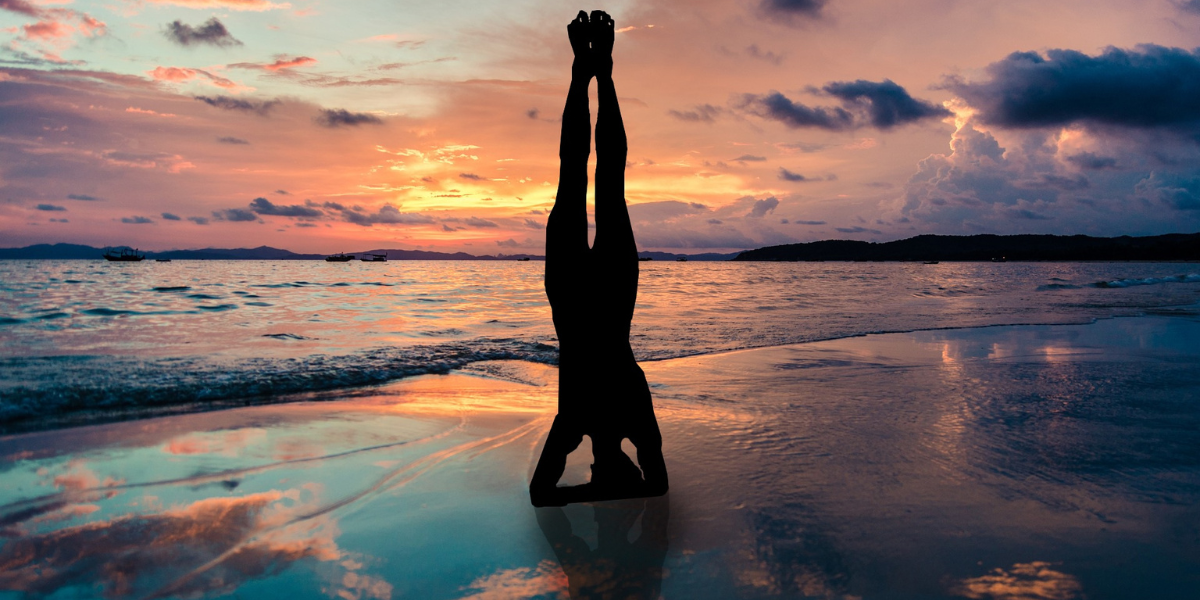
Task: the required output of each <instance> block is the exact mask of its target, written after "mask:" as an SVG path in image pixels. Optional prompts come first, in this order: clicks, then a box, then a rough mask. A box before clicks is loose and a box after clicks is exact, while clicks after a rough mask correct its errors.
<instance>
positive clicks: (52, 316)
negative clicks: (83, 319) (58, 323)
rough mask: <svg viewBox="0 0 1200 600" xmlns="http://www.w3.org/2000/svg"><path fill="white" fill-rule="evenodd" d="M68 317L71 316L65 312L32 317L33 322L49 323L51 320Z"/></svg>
mask: <svg viewBox="0 0 1200 600" xmlns="http://www.w3.org/2000/svg"><path fill="white" fill-rule="evenodd" d="M69 316H71V315H69V314H67V313H65V312H52V313H46V314H44V315H38V316H36V317H34V320H37V321H49V320H51V319H62V318H64V317H69Z"/></svg>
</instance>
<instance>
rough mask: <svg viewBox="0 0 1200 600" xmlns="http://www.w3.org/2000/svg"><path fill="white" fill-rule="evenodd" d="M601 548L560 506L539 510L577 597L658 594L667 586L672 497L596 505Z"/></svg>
mask: <svg viewBox="0 0 1200 600" xmlns="http://www.w3.org/2000/svg"><path fill="white" fill-rule="evenodd" d="M595 511H596V524H597V525H598V526H599V531H598V536H597V537H598V540H597V542H598V543H597V544H596V549H595V550H592V549H591V548H590V547H589V546H588V544H587V542H585V541H584V540H583V538H581V537H579V536H577V535H575V533H574V532H573V531H572V530H571V522H570V521H569V520H567V515H566V514H565V513H563V510H562V509H561V508H543V509H540V510H538V511H537V520H538V525H539V526H540V527H541V528H542V533H543V534H544V535H545V536H546V541H547V542H550V547H552V548H553V549H554V555H555V556H557V557H558V562H559V564H560V565H562V569H563V573H566V575H567V585H568V589H569V591H570V594H571V598H572V600H580V599H581V598H621V599H622V600H625V599H629V598H648V599H649V598H654V599H657V598H658V597H659V592H660V591H661V589H662V578H663V562H664V561H665V560H666V557H667V521H668V520H669V516H670V504H669V503H668V499H667V498H652V499H650V500H632V501H624V502H621V503H620V504H617V505H611V504H610V505H597V506H596V507H595ZM638 515H641V517H642V533H641V535H639V536H638V539H637V540H635V541H633V542H630V541H629V533H630V531H631V530H632V529H633V526H634V524H635V523H636V522H637V518H638Z"/></svg>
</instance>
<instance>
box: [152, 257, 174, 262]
mask: <svg viewBox="0 0 1200 600" xmlns="http://www.w3.org/2000/svg"><path fill="white" fill-rule="evenodd" d="M154 262H171V259H169V258H156V259H154Z"/></svg>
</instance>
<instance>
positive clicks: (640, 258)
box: [638, 256, 654, 262]
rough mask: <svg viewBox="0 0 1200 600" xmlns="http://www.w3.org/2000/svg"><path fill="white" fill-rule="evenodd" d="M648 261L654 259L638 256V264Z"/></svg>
mask: <svg viewBox="0 0 1200 600" xmlns="http://www.w3.org/2000/svg"><path fill="white" fill-rule="evenodd" d="M648 260H654V258H653V257H650V256H639V257H638V262H646V261H648Z"/></svg>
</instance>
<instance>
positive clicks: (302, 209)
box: [250, 198, 325, 218]
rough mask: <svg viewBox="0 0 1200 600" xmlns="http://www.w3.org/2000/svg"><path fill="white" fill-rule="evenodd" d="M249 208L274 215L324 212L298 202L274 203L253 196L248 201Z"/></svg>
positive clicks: (307, 214)
mask: <svg viewBox="0 0 1200 600" xmlns="http://www.w3.org/2000/svg"><path fill="white" fill-rule="evenodd" d="M250 210H251V211H252V212H255V213H258V214H260V215H271V216H276V217H308V218H315V217H323V216H325V213H323V212H321V211H319V210H317V209H315V208H312V207H308V206H302V205H300V204H275V203H273V202H271V201H270V200H267V199H266V198H255V199H254V200H251V201H250Z"/></svg>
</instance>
